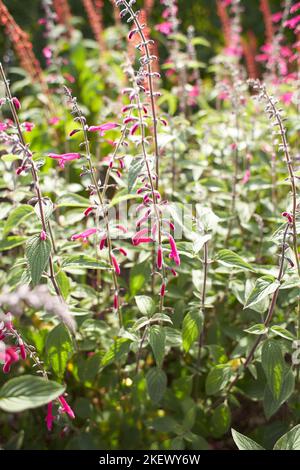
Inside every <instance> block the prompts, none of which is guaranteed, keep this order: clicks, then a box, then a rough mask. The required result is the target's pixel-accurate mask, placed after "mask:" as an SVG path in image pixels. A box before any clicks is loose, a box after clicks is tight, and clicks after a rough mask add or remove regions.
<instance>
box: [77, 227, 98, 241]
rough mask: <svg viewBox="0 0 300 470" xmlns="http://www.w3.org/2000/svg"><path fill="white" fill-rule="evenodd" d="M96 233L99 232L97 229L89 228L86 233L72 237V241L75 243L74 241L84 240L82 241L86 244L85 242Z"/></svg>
mask: <svg viewBox="0 0 300 470" xmlns="http://www.w3.org/2000/svg"><path fill="white" fill-rule="evenodd" d="M96 232H97V229H96V228H88V229H87V230H85V231H84V232H81V233H77V234H75V235H72V237H71V240H72V241H74V240H80V239H82V241H84V242H85V241H87V239H88V237H90V236H91V235H94V234H95V233H96Z"/></svg>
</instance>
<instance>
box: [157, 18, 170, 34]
mask: <svg viewBox="0 0 300 470" xmlns="http://www.w3.org/2000/svg"><path fill="white" fill-rule="evenodd" d="M155 29H156V31H159V32H160V33H162V34H165V35H166V36H168V35H169V34H171V33H172V32H173V25H172V23H171V22H170V21H165V22H164V23H160V24H158V25H156V26H155Z"/></svg>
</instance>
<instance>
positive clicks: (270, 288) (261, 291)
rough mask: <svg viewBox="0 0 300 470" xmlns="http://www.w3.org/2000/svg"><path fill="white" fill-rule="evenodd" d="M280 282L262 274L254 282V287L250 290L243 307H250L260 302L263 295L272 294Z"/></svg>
mask: <svg viewBox="0 0 300 470" xmlns="http://www.w3.org/2000/svg"><path fill="white" fill-rule="evenodd" d="M279 286H280V282H279V281H278V280H277V279H275V280H274V277H272V276H263V277H261V278H259V279H257V281H256V282H255V285H254V288H253V289H252V291H251V292H250V294H249V296H248V298H247V299H246V303H245V306H244V308H251V307H252V306H253V305H255V304H257V303H258V302H261V301H262V300H263V299H264V298H265V297H267V296H268V295H270V294H273V292H275V291H276V290H277V289H278V287H279Z"/></svg>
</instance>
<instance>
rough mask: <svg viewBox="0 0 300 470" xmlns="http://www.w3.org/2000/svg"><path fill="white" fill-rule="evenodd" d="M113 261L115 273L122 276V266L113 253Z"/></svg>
mask: <svg viewBox="0 0 300 470" xmlns="http://www.w3.org/2000/svg"><path fill="white" fill-rule="evenodd" d="M111 260H112V264H113V267H114V270H115V273H116V274H117V275H118V276H120V274H121V269H120V265H119V263H118V261H117V258H116V257H115V255H114V254H113V253H112V254H111Z"/></svg>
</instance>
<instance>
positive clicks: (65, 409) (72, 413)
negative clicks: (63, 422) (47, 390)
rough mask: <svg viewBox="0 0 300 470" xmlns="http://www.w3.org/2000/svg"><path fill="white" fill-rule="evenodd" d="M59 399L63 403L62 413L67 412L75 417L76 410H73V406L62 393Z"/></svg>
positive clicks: (72, 417)
mask: <svg viewBox="0 0 300 470" xmlns="http://www.w3.org/2000/svg"><path fill="white" fill-rule="evenodd" d="M58 401H59V403H60V404H61V411H62V413H67V415H68V416H69V417H70V418H71V419H74V418H75V414H74V411H73V410H72V408H71V407H70V405H69V404H68V403H67V401H66V400H65V399H64V397H63V396H62V395H61V396H60V397H58Z"/></svg>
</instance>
